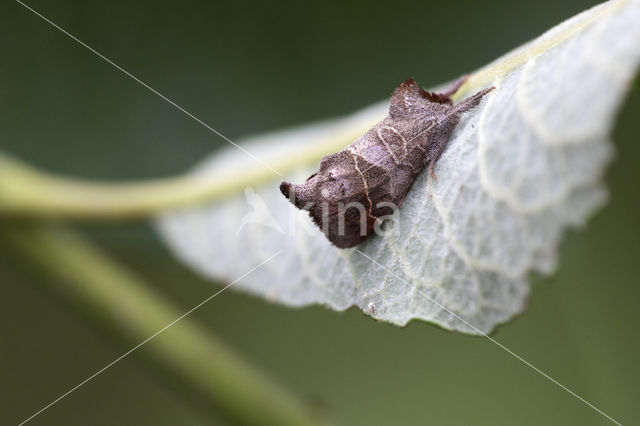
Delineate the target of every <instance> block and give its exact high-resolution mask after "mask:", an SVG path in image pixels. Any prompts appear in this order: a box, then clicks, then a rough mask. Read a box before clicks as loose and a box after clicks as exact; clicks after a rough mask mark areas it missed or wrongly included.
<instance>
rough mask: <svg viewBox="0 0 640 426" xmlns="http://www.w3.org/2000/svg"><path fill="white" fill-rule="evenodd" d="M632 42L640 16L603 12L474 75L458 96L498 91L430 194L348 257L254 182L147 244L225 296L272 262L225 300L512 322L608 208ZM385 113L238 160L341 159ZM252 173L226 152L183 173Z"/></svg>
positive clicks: (468, 120) (293, 137)
mask: <svg viewBox="0 0 640 426" xmlns="http://www.w3.org/2000/svg"><path fill="white" fill-rule="evenodd" d="M637 40H640V2H639V1H614V2H609V3H605V4H603V5H600V6H597V7H595V8H593V9H591V10H588V11H586V12H584V13H582V14H580V15H578V16H576V17H574V18H572V19H570V20H568V21H566V22H564V23H562V24H560V25H559V26H557V27H555V28H553V29H552V30H550V31H548V32H547V33H545V34H544V35H542V36H541V37H539V38H538V39H537V40H534V41H533V42H530V43H528V44H527V45H525V46H523V47H521V48H519V49H517V50H515V51H514V52H512V53H510V54H507V55H505V56H504V57H502V58H500V59H498V60H497V61H495V62H494V63H492V64H490V65H488V66H487V67H485V68H484V69H481V70H479V71H477V72H476V73H474V74H473V75H472V77H471V79H470V80H469V81H468V82H467V83H466V84H465V86H464V87H463V88H462V89H461V92H462V93H459V94H457V95H468V94H470V93H471V92H473V91H475V90H477V89H479V88H481V87H485V86H487V85H489V84H493V85H495V86H496V87H497V89H496V90H494V91H493V92H492V93H491V94H490V95H489V96H487V98H486V100H484V101H483V103H482V104H481V105H480V106H479V107H478V108H477V109H475V110H474V111H473V112H470V113H467V114H466V115H465V116H464V117H463V120H462V121H461V123H460V124H459V125H458V127H457V129H456V131H455V132H454V135H453V136H452V139H451V141H450V144H449V146H448V148H447V150H446V152H445V154H444V155H443V156H442V157H441V159H440V160H439V162H438V164H437V166H436V174H437V177H438V178H437V180H433V179H431V178H430V177H429V174H428V173H426V172H424V173H422V174H421V175H420V177H419V178H418V179H417V181H416V182H415V184H414V185H413V187H412V189H411V191H410V192H409V194H408V195H407V198H406V200H405V203H404V205H403V206H402V208H401V209H400V211H399V213H398V214H397V215H396V216H394V220H391V221H387V222H385V226H384V229H385V231H386V235H385V236H374V237H371V238H369V239H368V240H367V241H366V242H365V243H363V244H361V245H360V246H358V247H356V248H354V249H348V250H340V249H337V248H335V247H333V246H331V245H330V243H329V242H328V241H327V240H326V238H325V237H324V236H323V235H322V234H321V233H320V231H319V230H317V229H316V228H315V227H314V226H313V225H312V224H311V221H310V219H309V217H308V215H307V214H306V213H304V212H300V211H298V210H296V209H295V208H294V207H293V206H292V205H290V204H289V202H288V201H287V200H286V199H284V198H283V197H282V195H281V194H280V193H279V191H278V184H279V183H280V181H281V180H282V179H280V178H279V177H278V176H276V175H274V176H273V180H267V181H256V182H255V186H254V188H253V189H252V190H250V191H248V192H247V197H246V198H245V196H244V195H243V194H242V193H238V194H237V195H235V196H230V197H229V198H227V199H225V200H221V201H219V202H217V203H214V204H211V205H207V206H202V207H197V208H188V209H184V210H181V211H178V212H174V213H170V214H165V215H164V216H162V217H160V218H158V220H157V228H158V230H159V232H160V233H161V235H162V236H163V237H164V238H165V240H166V242H167V244H168V245H169V247H171V248H172V250H173V251H174V253H175V254H176V256H178V257H179V258H180V259H182V260H183V261H184V262H186V263H187V264H189V265H191V266H192V267H193V268H194V269H195V270H196V271H197V272H199V273H200V274H202V275H204V276H206V277H209V278H212V279H215V280H234V279H236V278H237V277H239V276H241V275H243V274H245V273H246V272H247V271H249V270H250V269H251V268H252V267H253V266H254V265H256V264H258V263H260V262H261V261H263V260H264V259H266V258H268V257H269V256H271V255H273V254H274V253H276V252H278V250H282V253H281V254H280V255H279V256H278V257H277V258H276V259H275V261H273V262H269V263H267V264H265V265H264V266H262V267H261V268H259V269H257V270H256V271H255V272H253V273H252V274H251V275H249V276H247V277H246V278H244V279H242V280H240V282H238V283H237V284H235V285H234V288H235V289H236V290H243V291H246V292H250V293H253V294H256V295H260V296H263V297H265V298H267V299H268V300H271V301H275V302H279V303H283V304H286V305H290V306H304V305H309V304H314V303H320V304H325V305H327V306H329V307H331V308H333V309H336V310H344V309H347V308H349V307H350V306H352V305H357V306H359V307H360V308H361V309H362V310H363V311H364V312H365V313H367V314H369V315H371V316H372V317H374V318H376V319H379V320H383V321H388V322H391V323H393V324H397V325H404V324H406V323H407V322H408V321H410V320H412V319H422V320H425V321H430V322H433V323H435V324H438V325H440V326H442V327H444V328H446V329H452V330H458V331H461V332H466V333H472V334H478V333H486V332H489V331H491V330H492V329H493V328H494V327H495V326H496V324H499V323H502V322H505V321H507V320H509V319H510V318H512V317H513V316H514V315H516V314H518V313H520V312H522V311H523V309H524V306H525V303H526V298H527V295H528V292H529V284H528V278H527V277H528V274H529V273H530V271H537V272H540V273H545V274H549V273H551V272H552V271H553V270H554V268H555V265H556V261H557V254H556V250H557V247H558V244H559V242H560V239H561V236H562V234H563V232H564V231H565V230H566V229H567V227H571V226H578V225H582V224H583V223H584V222H585V220H586V218H587V217H588V216H589V215H591V214H592V213H593V212H594V211H595V210H596V209H597V208H598V207H600V206H602V205H603V204H604V202H605V200H606V190H605V188H604V187H603V184H602V182H601V177H602V174H603V172H604V169H605V166H606V165H607V164H608V163H609V162H610V160H611V158H612V151H613V149H612V144H611V143H610V141H609V134H610V132H611V128H612V126H613V123H614V117H615V115H616V112H617V109H618V108H619V106H620V104H621V102H622V100H623V96H624V94H625V91H626V90H628V87H629V85H630V84H631V82H632V80H633V77H634V74H635V71H636V68H637V66H638V62H639V60H640V45H639V44H638V43H637ZM390 87H391V83H390ZM387 108H388V101H385V102H383V103H380V104H377V105H374V106H372V107H369V108H367V109H365V110H363V111H361V112H359V113H356V114H354V115H352V116H349V117H346V118H342V119H338V120H334V121H328V122H324V123H319V124H312V125H307V126H302V127H299V128H295V129H291V130H285V131H282V132H275V133H271V134H265V135H261V136H257V137H253V138H248V139H247V140H245V141H244V143H243V144H242V145H243V147H244V148H245V149H247V150H248V151H250V152H251V153H253V154H254V155H256V156H257V157H259V158H261V159H262V160H264V161H265V162H266V163H268V164H271V163H272V162H277V161H279V160H281V159H282V158H287V159H291V161H293V162H295V161H296V159H297V158H306V159H308V160H315V161H314V163H316V164H317V162H318V160H319V157H320V155H319V154H320V153H322V154H329V153H331V152H332V151H336V150H337V149H340V147H337V148H336V146H335V145H336V141H340V137H341V135H344V134H345V132H346V133H349V132H354V131H357V132H356V133H363V132H364V131H366V130H367V128H368V127H370V126H371V125H373V124H375V123H376V122H377V121H379V120H380V119H382V118H383V117H384V116H385V115H386V113H387ZM342 146H344V145H342ZM310 152H311V153H318V155H316V156H315V157H314V156H311V157H310V155H309V153H310ZM281 163H282V161H280V163H278V164H281ZM258 167H264V166H262V165H260V164H258V163H256V162H255V161H254V160H252V159H251V158H249V157H247V156H246V155H245V154H244V153H242V152H240V151H239V150H237V149H235V148H233V147H230V148H228V149H226V150H223V151H222V152H219V153H216V154H215V155H213V156H212V157H211V158H209V159H207V160H206V161H205V162H204V163H203V164H202V165H201V166H199V167H198V168H197V169H196V171H195V173H198V174H209V175H211V176H213V177H215V176H216V175H217V174H220V176H222V175H225V173H227V174H228V173H229V172H230V171H233V170H250V169H252V168H258ZM314 167H315V165H314V164H309V163H308V162H303V163H302V164H299V165H298V167H297V168H295V170H292V171H290V172H288V173H287V176H286V180H289V181H292V182H302V181H303V180H304V179H305V178H306V177H308V176H309V174H310V173H311V172H312V171H313V170H314ZM247 200H248V201H247ZM247 215H249V216H247ZM241 225H242V226H241ZM239 229H241V230H240V231H239ZM372 260H374V261H375V262H374V261H372Z"/></svg>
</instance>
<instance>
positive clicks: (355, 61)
mask: <svg viewBox="0 0 640 426" xmlns="http://www.w3.org/2000/svg"><path fill="white" fill-rule="evenodd" d="M28 4H29V5H31V6H32V7H34V8H35V9H36V10H38V11H40V12H41V13H43V14H44V15H45V16H47V17H48V18H50V19H51V20H53V21H54V22H56V23H57V24H59V25H60V26H62V27H63V28H65V29H67V30H68V31H70V32H71V33H72V34H74V35H76V36H77V37H78V38H80V39H81V40H83V41H84V42H86V43H88V44H89V45H90V46H92V47H94V48H95V49H96V50H98V51H100V52H101V53H103V54H104V55H106V56H107V57H109V58H110V59H112V60H113V61H115V62H116V63H118V64H119V65H121V66H122V67H123V68H125V69H126V70H128V71H129V72H131V73H133V74H134V75H136V76H137V77H139V78H140V79H142V80H143V81H145V82H146V83H148V84H149V85H151V86H152V87H154V88H155V89H157V90H158V91H160V92H161V93H163V94H165V95H166V96H168V97H169V98H171V99H173V100H174V101H176V102H177V103H178V104H180V105H182V106H183V107H185V108H186V109H187V110H189V111H190V112H192V113H194V114H195V115H197V116H198V117H200V118H201V119H203V120H204V121H205V122H207V123H208V124H210V125H212V126H213V127H215V128H216V129H218V130H220V131H221V132H222V133H224V134H225V135H226V136H228V137H230V138H231V139H237V138H240V137H242V136H244V135H248V134H252V133H258V132H262V131H266V130H271V129H276V128H281V127H284V126H288V125H293V124H299V123H302V122H305V121H311V120H317V119H321V118H326V117H332V116H337V115H341V114H344V113H348V112H351V111H353V110H355V109H358V108H360V107H363V106H366V105H368V104H370V103H372V102H375V101H378V100H381V99H384V98H385V97H387V96H388V95H389V93H390V91H391V90H392V88H393V87H394V85H395V84H397V82H399V81H401V80H403V79H404V78H406V77H409V76H412V77H414V78H415V79H416V80H417V81H419V82H420V83H421V84H422V85H424V86H427V87H428V86H433V85H436V84H438V83H441V82H443V81H448V80H451V79H452V78H454V77H457V76H458V75H460V74H462V73H464V72H468V71H471V70H473V69H475V68H477V67H479V66H481V65H483V64H485V63H487V62H489V61H490V60H492V59H494V58H495V57H497V56H498V55H501V54H502V53H505V52H506V51H507V50H509V49H511V48H513V47H516V46H518V45H520V44H521V43H523V42H525V41H527V40H529V39H531V38H534V37H536V36H537V35H539V34H540V33H542V32H543V31H545V30H546V29H548V28H550V27H551V26H553V25H555V24H557V23H559V22H560V21H562V20H564V19H566V18H568V17H570V16H572V15H574V14H576V13H578V12H580V11H582V10H583V9H585V8H587V7H589V6H592V5H594V4H596V2H594V1H586V0H573V1H562V2H559V1H552V0H541V1H537V2H535V3H534V2H530V3H526V4H523V3H519V2H513V1H506V0H505V1H496V0H488V1H484V2H467V1H459V0H447V1H423V2H404V1H395V2H379V3H372V2H349V3H347V2H337V1H336V2H318V3H298V2H291V3H289V2H264V3H261V2H240V1H237V2H196V1H183V2H145V3H143V2H125V1H109V2H102V1H57V2H55V3H52V2H46V1H43V0H37V1H36V0H31V1H29V2H28ZM0 28H1V30H0V31H1V32H2V34H3V37H1V38H0V56H1V57H2V66H1V67H0V100H1V101H2V109H1V110H2V113H1V114H0V149H2V150H4V151H7V152H9V153H12V154H14V155H16V156H18V157H19V158H21V159H23V160H26V161H28V162H30V163H32V164H35V165H37V166H40V167H44V168H46V169H48V170H51V171H55V172H58V173H64V174H71V175H76V176H79V177H90V178H100V179H112V180H115V179H125V178H127V179H129V178H146V177H157V176H166V175H172V174H175V173H179V172H182V171H184V170H185V169H187V168H188V167H190V166H191V165H193V164H194V163H195V162H197V161H198V160H200V159H201V158H202V157H203V156H204V155H206V154H208V153H209V152H211V151H212V150H215V149H216V148H217V147H220V146H223V145H224V144H225V142H224V141H223V140H222V139H220V138H219V137H217V136H216V135H214V134H212V133H211V132H210V131H208V130H207V129H206V128H204V127H202V126H201V125H199V124H197V123H196V122H194V121H193V120H192V119H190V118H189V117H187V116H186V115H184V114H182V113H181V112H179V111H177V110H176V109H174V108H173V107H172V106H170V105H169V104H167V103H166V102H164V101H163V100H161V99H160V98H158V97H157V96H155V95H153V94H151V93H150V92H149V91H147V90H146V89H144V88H143V87H141V86H140V85H138V84H137V83H136V82H134V81H133V80H131V79H129V78H128V77H126V76H124V75H123V74H122V73H121V72H119V71H117V70H116V69H114V68H113V67H112V66H111V65H109V64H107V63H105V62H104V61H102V60H101V59H99V58H98V57H97V56H95V55H94V54H92V53H90V52H89V51H88V50H86V49H85V48H83V47H81V46H79V45H78V44H77V43H75V42H74V41H72V40H71V39H69V38H68V37H66V36H65V35H63V34H62V33H60V32H59V31H57V30H55V29H53V28H52V27H51V26H50V25H48V24H46V23H45V22H44V21H42V20H41V19H40V18H38V17H36V16H35V15H33V14H32V13H31V12H29V11H28V10H26V9H25V8H23V7H22V6H20V5H19V4H18V3H15V2H12V1H8V2H2V5H0ZM639 113H640V93H639V91H638V89H637V85H636V88H635V89H634V90H633V91H632V92H631V93H630V95H629V97H628V99H627V102H626V104H625V106H624V108H623V110H622V111H621V114H620V117H619V120H618V123H617V126H616V130H615V134H614V136H615V141H616V146H617V151H618V156H617V159H616V161H615V163H614V164H613V166H612V167H611V168H610V170H609V172H608V174H607V181H608V183H609V187H610V189H611V200H610V203H609V204H608V205H607V206H606V208H604V209H603V210H602V211H601V212H599V213H598V214H597V215H596V216H595V217H594V218H593V219H592V220H591V221H590V222H589V224H588V226H587V227H586V228H585V229H583V230H581V231H579V232H571V233H569V235H568V238H566V239H565V242H564V244H563V246H562V250H561V255H560V267H559V270H558V271H557V274H555V275H554V276H553V277H551V278H545V279H536V280H534V281H535V284H534V288H533V292H532V296H531V299H530V306H529V309H528V310H527V312H526V313H525V314H524V315H522V316H521V317H519V318H517V319H515V320H514V321H513V322H512V323H510V324H507V325H504V326H502V327H500V328H499V330H498V331H497V332H496V333H495V335H494V337H495V338H496V339H498V340H499V341H500V342H502V343H503V344H504V345H506V346H507V347H509V348H510V349H511V350H513V351H514V352H516V353H518V354H520V355H521V356H523V357H524V358H526V359H527V360H529V361H530V362H532V363H533V364H534V365H536V366H537V367H538V368H540V369H541V370H543V371H545V372H547V373H548V374H550V375H551V376H553V377H555V378H556V379H557V380H559V381H560V382H561V383H563V384H564V385H566V386H568V387H569V388H571V389H572V390H574V391H576V392H577V393H579V394H580V395H581V396H583V397H585V398H586V399H587V400H589V401H591V402H593V403H594V404H595V405H596V406H598V407H599V408H600V409H602V410H603V411H605V412H607V413H608V414H609V415H611V416H612V417H614V418H615V419H617V420H619V421H621V422H622V423H624V424H633V423H637V422H638V420H639V419H640V408H639V407H638V404H637V403H638V401H639V400H640V391H639V386H638V381H639V379H640V370H639V368H638V361H639V357H638V350H639V349H640V344H639V343H640V339H639V333H638V330H639V329H640V314H639V311H638V307H639V303H640V289H639V284H640V261H639V260H640V257H639V254H640V226H639V221H640V202H639V200H638V189H637V188H638V186H637V182H638V179H640V168H638V167H637V162H638V159H639V158H640V145H639V143H638V142H639V140H638V134H640V123H639V122H638V120H637V117H638V114H639ZM3 226H11V224H8V223H4V224H3ZM77 229H80V230H81V231H82V232H83V233H84V234H86V235H88V236H90V238H91V239H92V240H94V241H95V242H97V243H99V244H101V245H102V246H103V247H105V248H106V249H107V251H108V252H109V253H110V254H111V255H112V256H113V257H114V258H116V259H119V260H120V261H121V262H122V263H123V264H125V265H127V266H129V267H131V268H132V269H133V270H135V271H137V272H138V273H139V274H140V275H141V276H143V277H145V278H146V279H147V280H148V281H149V282H151V283H153V285H154V286H155V289H156V290H157V291H158V292H159V293H161V294H162V295H164V296H165V297H166V298H168V299H169V300H171V301H173V302H175V303H176V304H177V305H178V306H179V307H181V308H180V309H181V310H185V311H186V310H187V309H188V308H190V307H192V306H194V305H196V304H197V303H199V302H200V301H202V300H203V299H204V298H205V297H207V296H209V295H211V294H212V293H213V292H214V291H215V290H217V289H218V288H219V287H217V286H215V285H214V284H212V283H209V282H205V281H204V280H202V279H200V278H198V277H196V276H195V275H194V274H193V273H192V272H190V271H189V270H187V269H186V268H185V267H183V266H182V265H181V264H179V263H178V262H176V261H174V260H173V259H172V257H171V256H170V255H169V253H168V252H167V250H166V249H165V248H164V246H163V245H162V244H161V242H160V241H159V239H158V237H157V236H156V235H155V234H154V233H153V231H152V230H151V228H150V227H149V226H148V225H147V224H145V223H140V222H136V223H108V224H105V223H99V224H83V225H80V226H77ZM0 232H2V228H0ZM47 279H48V278H47V277H46V274H43V273H42V271H38V270H36V269H34V267H33V266H31V265H30V264H29V263H27V262H26V261H25V260H24V259H23V258H21V257H20V256H19V255H18V254H16V253H15V252H13V250H12V249H11V248H10V247H9V246H7V245H6V244H5V245H0V283H1V285H2V286H1V289H2V292H1V293H0V294H1V296H0V339H1V344H0V392H1V395H2V398H0V424H17V423H19V422H20V421H22V420H24V419H25V418H26V417H28V416H30V415H31V414H33V413H34V412H35V411H37V410H38V409H40V408H41V407H42V406H44V405H45V404H47V403H48V402H50V401H51V400H53V399H55V398H56V397H58V396H59V395H60V394H61V393H63V392H64V391H66V390H68V389H69V388H71V387H73V386H74V385H76V384H77V383H79V382H80V381H82V380H83V379H85V378H86V377H87V376H89V375H90V374H92V373H93V372H95V371H96V370H98V369H100V368H102V367H103V366H104V365H105V364H107V363H108V362H110V361H112V360H113V359H115V358H116V357H117V356H119V355H120V354H122V353H123V352H125V351H126V350H127V349H129V348H130V347H131V345H124V344H123V343H122V342H121V341H120V340H119V339H118V336H113V335H109V334H105V333H104V332H103V330H102V329H101V328H99V327H96V326H95V324H94V323H93V322H92V321H90V320H89V319H87V318H86V317H85V316H83V315H82V314H81V313H79V312H78V311H77V310H76V309H74V308H73V307H72V306H71V305H70V304H68V303H66V302H65V298H64V297H60V296H61V295H59V294H56V292H55V291H51V290H50V288H51V287H50V286H49V285H47ZM192 319H195V320H197V321H198V322H199V323H200V324H202V325H203V326H204V327H205V328H206V329H207V330H210V332H211V333H212V334H215V335H216V336H218V337H220V338H221V339H223V340H224V341H226V342H227V343H228V344H229V345H230V346H232V347H233V348H234V349H235V350H236V351H237V352H239V353H240V354H241V355H242V356H243V357H244V358H245V359H247V360H249V361H251V362H252V363H254V364H256V365H257V366H259V367H260V368H262V369H263V370H265V371H266V372H267V373H269V374H270V375H271V376H273V377H275V378H276V379H277V380H279V381H280V382H282V383H284V384H285V385H287V386H288V387H289V388H290V389H292V390H293V391H295V392H296V393H298V394H299V395H301V396H303V397H304V398H306V399H308V400H309V401H312V402H313V404H314V405H317V406H319V407H322V409H324V410H327V411H328V412H329V413H331V414H332V415H333V416H334V417H335V418H337V419H338V420H339V421H340V422H341V423H342V424H345V425H391V424H398V425H424V424H434V425H467V424H491V425H513V424H521V425H534V424H535V425H539V424H547V425H568V424H571V425H574V424H575V425H600V424H608V422H607V421H606V419H605V418H604V417H602V416H600V415H599V414H597V413H596V412H595V411H593V410H592V409H590V408H589V407H587V406H586V405H584V404H583V403H581V402H580V401H578V400H577V399H575V398H574V397H572V396H571V395H569V394H568V393H566V392H565V391H563V390H562V389H560V388H559V387H557V386H555V385H554V384H552V383H550V382H548V381H547V380H546V379H544V378H543V377H542V376H540V375H539V374H537V373H535V372H534V371H533V370H531V369H530V368H528V367H526V366H525V365H523V364H522V363H521V362H519V361H518V360H516V359H514V358H513V357H511V356H509V355H508V354H507V353H505V352H504V351H502V350H500V349H499V348H498V347H496V346H495V345H493V344H492V343H491V342H489V341H488V340H486V339H483V338H477V337H469V336H465V335H460V334H455V333H449V332H445V331H443V330H440V329H439V328H437V327H435V326H432V325H430V324H426V323H420V322H413V323H411V324H410V325H409V326H408V327H406V328H402V329H399V328H395V327H392V326H389V325H386V324H381V323H376V322H375V321H373V320H371V319H369V318H368V317H365V316H364V315H362V314H361V313H360V312H359V311H357V310H354V309H352V310H350V311H348V312H345V313H336V312H333V311H329V310H326V309H324V308H322V307H311V308H306V309H300V310H295V309H289V308H285V307H282V306H278V305H272V304H269V303H268V302H265V301H263V300H260V299H257V298H254V297H250V296H247V295H244V294H240V293H236V292H233V291H229V292H225V293H224V294H222V295H221V296H220V297H218V298H216V299H215V300H213V301H212V302H211V303H209V304H207V305H205V306H203V307H202V308H201V309H199V310H198V311H197V312H196V313H194V314H193V318H192ZM173 332H179V328H176V329H175V330H173V329H171V330H169V331H167V332H166V333H164V334H163V335H161V336H159V337H158V339H171V338H172V333H173ZM150 345H151V343H150ZM148 349H149V348H142V349H141V350H140V351H138V352H136V353H134V354H132V355H131V356H129V357H127V358H125V359H124V360H122V361H121V362H119V363H118V364H117V365H115V366H114V367H112V368H111V369H109V370H107V371H106V372H104V373H103V374H101V375H100V376H98V377H97V378H95V379H94V380H92V381H91V382H89V383H88V384H87V385H85V386H83V387H82V388H80V389H78V390H77V391H76V392H74V393H73V394H71V395H70V396H68V397H67V398H65V399H63V400H62V401H60V402H59V403H58V404H56V405H54V406H53V407H51V408H50V409H49V410H47V411H46V412H44V413H43V414H41V415H40V416H38V417H36V418H35V419H33V420H32V421H31V422H30V424H34V425H38V424H42V425H69V424H93V425H113V424H154V425H176V424H189V425H205V424H221V425H225V424H229V423H228V421H227V420H226V419H225V418H224V417H223V416H221V415H220V413H219V411H218V410H217V409H216V408H215V407H212V406H211V404H209V403H208V402H207V401H206V400H205V399H204V398H202V395H198V393H197V392H194V391H191V390H190V389H189V388H188V387H187V386H185V385H184V383H181V382H180V381H179V380H175V378H174V377H172V376H170V375H165V374H164V373H160V372H159V370H157V369H155V368H153V367H151V366H150V365H149V364H148V362H147V359H146V358H145V351H146V350H148Z"/></svg>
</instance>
